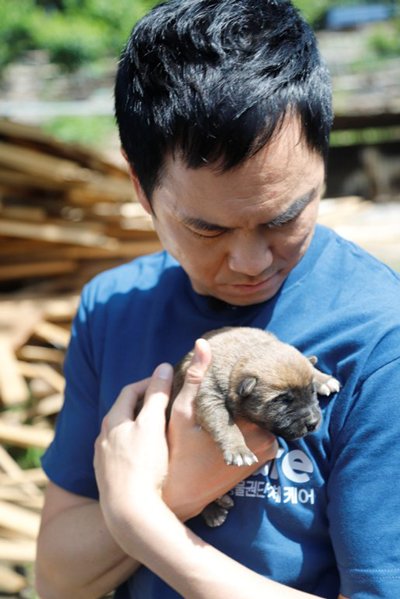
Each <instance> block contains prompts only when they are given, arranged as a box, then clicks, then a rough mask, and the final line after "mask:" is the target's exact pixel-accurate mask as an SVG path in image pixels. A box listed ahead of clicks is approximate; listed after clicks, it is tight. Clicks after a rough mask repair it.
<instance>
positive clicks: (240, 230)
mask: <svg viewBox="0 0 400 599" xmlns="http://www.w3.org/2000/svg"><path fill="white" fill-rule="evenodd" d="M323 181H324V164H323V160H322V158H321V157H320V156H319V155H318V154H316V153H314V152H311V151H310V150H309V149H308V148H307V146H306V144H305V143H304V142H303V141H302V139H301V135H300V130H299V126H298V124H297V121H296V120H291V121H289V122H287V123H286V124H285V125H284V127H283V128H282V130H281V132H280V134H279V135H278V136H277V137H276V138H275V139H274V140H273V141H272V142H270V143H269V145H268V146H267V147H265V148H263V149H262V150H261V151H260V152H258V153H257V154H256V155H255V156H253V157H252V158H250V159H249V160H247V161H246V162H245V163H244V164H242V165H241V166H239V167H237V168H235V169H233V170H230V171H227V172H224V173H221V172H218V170H217V169H215V168H214V167H213V165H212V166H210V167H208V166H204V167H201V168H198V169H191V168H187V167H186V166H185V165H184V164H183V163H182V162H181V160H179V159H177V158H169V160H168V161H167V163H166V168H165V170H164V174H163V176H162V180H161V184H160V185H159V186H158V187H157V188H156V189H155V191H154V193H153V197H152V209H153V214H152V216H153V220H154V225H155V228H156V230H157V233H158V235H159V237H160V240H161V242H162V244H163V246H164V248H165V249H166V250H168V251H169V252H170V254H172V255H173V256H174V257H175V258H176V259H177V260H178V262H179V263H180V264H181V265H182V267H183V269H184V270H185V271H186V273H187V274H188V276H189V278H190V280H191V282H192V285H193V288H194V290H195V291H197V292H198V293H200V294H202V295H209V296H213V297H215V298H218V299H220V300H223V301H225V302H228V303H230V304H233V305H237V306H247V305H250V304H256V303H259V302H263V301H265V300H268V299H269V298H271V297H273V296H274V295H275V294H276V292H277V291H278V290H279V288H280V287H281V285H282V283H283V282H284V280H285V278H286V277H287V275H288V274H289V272H290V271H291V270H292V268H294V266H296V264H297V263H298V262H299V260H300V259H301V257H302V256H303V255H304V253H305V251H306V249H307V247H308V245H309V243H310V241H311V237H312V234H313V230H314V225H315V221H316V218H317V210H318V203H319V199H320V196H321V192H322V187H323Z"/></svg>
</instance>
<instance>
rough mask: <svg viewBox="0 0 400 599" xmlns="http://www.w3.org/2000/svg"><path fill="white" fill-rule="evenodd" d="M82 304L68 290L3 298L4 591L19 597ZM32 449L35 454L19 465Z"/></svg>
mask: <svg viewBox="0 0 400 599" xmlns="http://www.w3.org/2000/svg"><path fill="white" fill-rule="evenodd" d="M77 301H78V297H77V296H75V295H69V296H64V297H63V298H62V299H45V298H41V299H38V298H36V299H16V298H15V297H12V298H10V299H9V300H3V301H2V302H0V331H1V335H0V402H1V403H0V594H1V593H12V594H13V596H19V595H18V593H19V592H20V591H21V590H22V589H23V588H25V587H26V585H27V584H28V580H27V577H26V576H25V575H23V573H21V567H22V568H24V567H25V568H26V567H27V565H28V566H29V564H30V566H31V570H32V567H33V563H34V559H35V542H36V537H37V534H38V530H39V521H40V510H41V507H42V505H43V490H44V487H45V485H46V477H45V475H44V473H43V471H42V470H41V469H40V467H39V465H38V463H35V462H38V459H39V455H40V453H41V452H42V451H43V450H44V449H45V448H46V447H47V446H48V445H49V443H50V442H51V440H52V438H53V429H54V419H55V416H56V414H57V413H58V412H59V410H60V408H61V405H62V401H63V390H64V378H63V375H62V364H63V360H64V354H65V349H66V347H67V344H68V342H69V336H70V333H69V329H70V323H71V319H72V317H73V314H74V313H75V311H76V306H77ZM28 452H29V453H30V454H33V457H32V455H31V457H30V458H28V459H29V462H30V463H28V464H27V467H24V468H22V467H21V465H20V462H21V456H22V455H24V456H25V461H26V459H27V456H29V453H28ZM16 566H18V569H17V568H16ZM29 571H30V570H29V567H28V569H27V570H26V573H28V572H29Z"/></svg>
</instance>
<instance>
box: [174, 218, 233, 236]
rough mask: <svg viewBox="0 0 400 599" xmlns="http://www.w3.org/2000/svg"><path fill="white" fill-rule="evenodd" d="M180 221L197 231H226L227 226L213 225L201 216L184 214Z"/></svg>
mask: <svg viewBox="0 0 400 599" xmlns="http://www.w3.org/2000/svg"><path fill="white" fill-rule="evenodd" d="M181 222H182V223H183V224H184V225H186V226H187V227H191V228H193V229H197V231H213V232H216V231H220V232H223V231H228V229H229V227H221V225H214V224H213V223H208V222H207V221H205V220H202V219H201V218H193V217H190V216H185V217H183V218H182V220H181Z"/></svg>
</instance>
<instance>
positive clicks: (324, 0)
mask: <svg viewBox="0 0 400 599" xmlns="http://www.w3.org/2000/svg"><path fill="white" fill-rule="evenodd" d="M293 4H294V5H295V6H296V7H297V8H298V9H299V10H300V11H301V13H302V14H303V15H304V17H305V18H306V19H307V21H308V22H309V23H310V24H311V25H315V24H316V23H317V22H318V21H319V19H320V18H321V17H322V15H323V13H324V12H325V10H327V9H328V8H329V7H330V6H331V5H332V0H313V1H312V2H310V0H293Z"/></svg>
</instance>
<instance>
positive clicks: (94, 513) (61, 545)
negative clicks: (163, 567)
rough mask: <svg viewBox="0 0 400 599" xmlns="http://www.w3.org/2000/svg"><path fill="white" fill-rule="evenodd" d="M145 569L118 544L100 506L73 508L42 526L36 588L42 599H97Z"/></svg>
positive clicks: (91, 503)
mask: <svg viewBox="0 0 400 599" xmlns="http://www.w3.org/2000/svg"><path fill="white" fill-rule="evenodd" d="M138 567H139V563H138V562H137V561H136V560H134V559H133V558H132V557H128V556H127V555H126V554H125V553H124V552H123V551H122V550H121V548H120V547H119V545H118V544H117V543H116V542H115V541H114V539H113V537H112V536H111V534H110V532H109V531H108V529H107V527H106V525H105V522H104V518H103V515H102V513H101V510H100V507H99V504H98V503H97V502H94V501H93V502H91V501H90V502H87V503H85V504H84V505H78V506H74V507H70V508H68V509H66V510H64V511H63V512H61V513H60V514H58V515H57V516H56V517H54V518H52V519H50V520H49V521H48V522H47V523H45V524H44V525H43V526H42V529H41V532H40V535H39V540H38V553H37V561H36V585H37V589H38V592H39V595H40V597H41V598H42V599H71V597H74V599H80V598H82V599H95V598H98V597H102V596H103V595H105V594H106V593H108V592H109V591H111V590H112V589H114V588H115V587H116V586H118V585H119V584H120V583H121V582H123V581H124V580H126V579H127V578H128V577H129V576H130V575H131V574H132V573H133V572H135V570H136V569H137V568H138Z"/></svg>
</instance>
